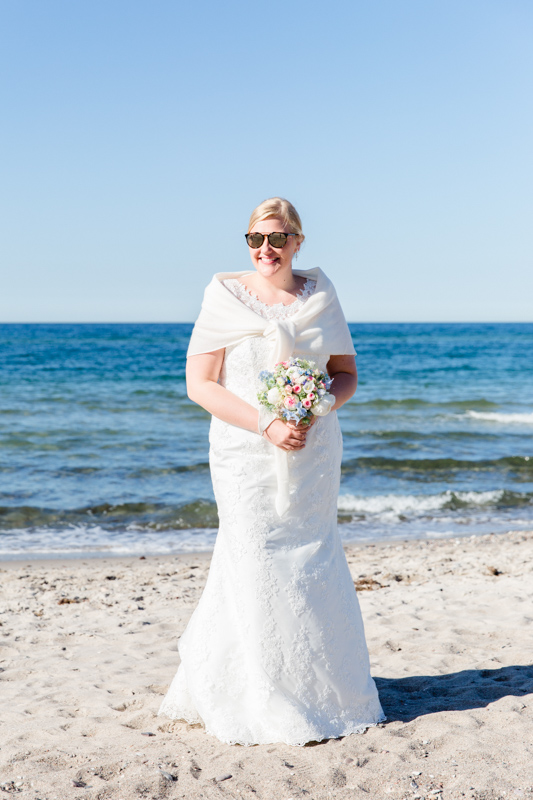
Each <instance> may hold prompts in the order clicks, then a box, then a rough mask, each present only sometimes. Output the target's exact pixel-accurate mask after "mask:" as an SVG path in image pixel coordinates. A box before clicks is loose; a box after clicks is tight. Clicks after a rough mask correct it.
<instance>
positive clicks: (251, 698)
mask: <svg viewBox="0 0 533 800" xmlns="http://www.w3.org/2000/svg"><path fill="white" fill-rule="evenodd" d="M224 285H225V286H226V288H227V289H228V290H229V291H232V292H233V293H234V294H235V295H236V296H237V297H238V298H239V299H240V300H241V301H242V302H244V303H246V304H247V305H249V306H250V307H251V308H253V310H254V311H255V312H256V313H258V314H261V315H262V316H267V317H268V318H269V319H281V318H286V317H288V316H290V315H292V314H294V313H296V312H297V310H298V309H299V308H301V306H302V304H303V303H305V302H306V300H307V298H308V297H309V296H310V295H311V294H312V292H313V290H314V288H315V282H314V281H311V280H308V281H307V283H306V285H305V286H304V289H303V290H302V292H301V294H300V295H299V296H298V298H297V299H296V301H295V302H294V303H292V304H291V305H289V306H283V305H282V304H279V305H277V306H266V305H264V304H263V303H261V302H260V301H259V300H258V299H257V298H254V297H252V296H251V295H250V294H249V293H248V292H247V290H246V289H245V288H244V287H243V285H242V284H241V283H240V282H239V281H238V280H236V279H229V280H226V281H224ZM271 347H272V344H271V343H270V342H269V341H268V340H267V339H265V338H264V337H249V338H247V339H246V340H245V341H243V342H240V343H239V344H237V345H234V346H231V347H227V348H226V353H225V358H224V364H223V368H222V372H221V376H220V383H221V384H222V385H223V386H225V387H226V388H227V389H229V390H230V391H231V392H233V393H234V394H236V395H238V396H240V397H242V398H244V399H245V400H246V401H247V402H248V403H250V404H251V405H253V406H255V407H258V401H257V396H256V394H257V390H258V386H257V376H258V374H259V372H260V371H261V370H262V369H264V368H265V366H266V365H267V363H268V358H269V354H270V348H271ZM313 360H314V361H315V362H316V363H317V364H318V367H319V369H321V370H325V368H326V364H327V362H328V357H325V356H322V357H320V358H318V359H317V358H316V357H314V359H313ZM209 441H210V456H209V459H210V467H211V476H212V481H213V488H214V492H215V498H216V501H217V505H218V513H219V518H220V528H219V532H218V536H217V540H216V544H215V548H214V551H213V558H212V562H211V568H210V571H209V576H208V579H207V583H206V586H205V589H204V592H203V594H202V597H201V599H200V602H199V604H198V606H197V608H196V610H195V611H194V613H193V615H192V617H191V620H190V622H189V624H188V626H187V629H186V630H185V632H184V634H183V635H182V637H181V639H180V642H179V653H180V657H181V664H180V666H179V669H178V672H177V674H176V676H175V678H174V680H173V682H172V684H171V686H170V688H169V690H168V693H167V695H166V697H165V698H164V700H163V703H162V705H161V708H160V710H159V713H160V714H163V715H165V716H168V717H171V718H173V719H182V720H186V721H188V722H193V723H198V722H201V723H203V724H204V725H205V729H206V731H207V732H209V733H212V734H214V735H215V736H216V737H217V738H218V739H220V740H221V741H223V742H227V743H228V744H235V743H239V744H243V745H252V744H268V743H274V742H284V743H286V744H289V745H303V744H305V743H306V742H309V741H321V740H322V739H329V738H336V737H339V736H345V735H346V734H349V733H362V732H363V731H364V730H366V728H368V727H369V726H371V725H375V724H376V723H377V722H380V721H381V720H383V719H384V716H383V712H382V709H381V705H380V702H379V698H378V694H377V690H376V686H375V684H374V681H373V679H372V678H371V676H370V670H369V659H368V652H367V647H366V642H365V635H364V629H363V622H362V619H361V613H360V609H359V603H358V600H357V596H356V593H355V589H354V585H353V582H352V579H351V577H350V572H349V570H348V565H347V563H346V558H345V556H344V551H343V549H342V544H341V542H340V538H339V535H338V532H337V496H338V491H339V480H340V463H341V455H342V437H341V432H340V429H339V424H338V421H337V415H336V413H334V412H332V413H330V414H329V415H327V416H326V417H320V418H318V420H317V422H316V423H315V425H314V426H313V428H312V429H311V430H310V431H309V433H308V435H307V442H306V446H305V448H304V449H303V450H301V451H297V452H293V453H289V454H288V458H289V476H290V479H289V490H290V499H291V506H290V509H289V511H288V512H287V513H286V514H285V515H284V516H283V517H282V518H280V517H279V516H278V514H277V513H276V510H275V507H274V498H275V495H276V487H277V482H276V473H275V471H274V457H273V445H271V444H270V443H269V442H267V441H266V440H265V439H264V438H262V437H260V436H258V434H256V433H251V432H250V431H247V430H244V429H242V428H237V427H235V426H232V425H229V424H227V423H225V422H222V421H221V420H219V419H217V418H216V417H213V419H212V422H211V429H210V436H209Z"/></svg>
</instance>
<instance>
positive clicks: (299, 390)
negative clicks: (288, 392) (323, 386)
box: [292, 383, 302, 394]
mask: <svg viewBox="0 0 533 800" xmlns="http://www.w3.org/2000/svg"><path fill="white" fill-rule="evenodd" d="M292 391H293V392H295V393H296V394H300V392H301V391H302V387H301V386H300V384H299V383H297V384H296V385H295V386H293V387H292Z"/></svg>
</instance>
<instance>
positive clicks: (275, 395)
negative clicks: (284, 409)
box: [267, 386, 281, 406]
mask: <svg viewBox="0 0 533 800" xmlns="http://www.w3.org/2000/svg"><path fill="white" fill-rule="evenodd" d="M267 400H268V402H269V403H272V405H273V406H275V405H276V404H277V403H279V401H280V400H281V392H280V390H279V389H278V388H277V387H276V386H274V388H273V389H269V390H268V394H267Z"/></svg>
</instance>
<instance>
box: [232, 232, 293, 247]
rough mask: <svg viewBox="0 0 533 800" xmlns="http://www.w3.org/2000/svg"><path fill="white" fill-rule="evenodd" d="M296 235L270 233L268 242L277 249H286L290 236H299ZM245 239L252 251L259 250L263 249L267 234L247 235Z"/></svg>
mask: <svg viewBox="0 0 533 800" xmlns="http://www.w3.org/2000/svg"><path fill="white" fill-rule="evenodd" d="M297 235H298V234H296V233H269V234H268V242H269V244H270V246H271V247H276V248H278V249H280V248H281V247H285V245H286V244H287V239H288V238H289V236H297ZM244 237H245V239H246V241H247V242H248V247H251V248H252V250H257V248H258V247H261V245H262V244H263V242H264V241H265V237H266V234H265V233H245V234H244Z"/></svg>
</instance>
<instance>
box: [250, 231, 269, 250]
mask: <svg viewBox="0 0 533 800" xmlns="http://www.w3.org/2000/svg"><path fill="white" fill-rule="evenodd" d="M264 238H265V237H264V236H263V234H262V233H249V234H248V235H247V236H246V241H247V242H248V247H252V248H253V249H254V250H257V248H258V247H261V245H262V244H263V239H264Z"/></svg>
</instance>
